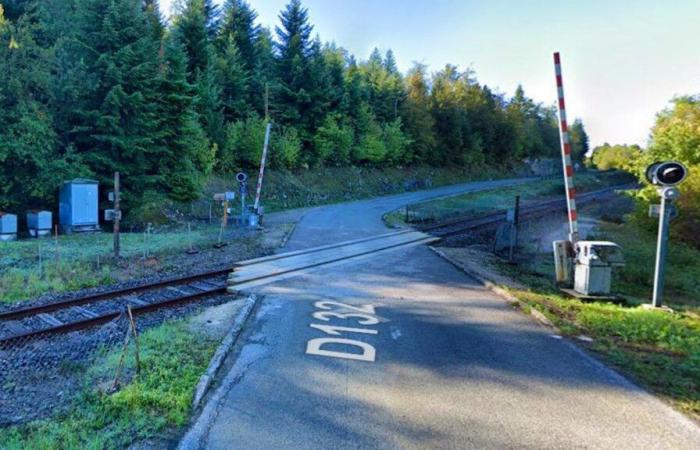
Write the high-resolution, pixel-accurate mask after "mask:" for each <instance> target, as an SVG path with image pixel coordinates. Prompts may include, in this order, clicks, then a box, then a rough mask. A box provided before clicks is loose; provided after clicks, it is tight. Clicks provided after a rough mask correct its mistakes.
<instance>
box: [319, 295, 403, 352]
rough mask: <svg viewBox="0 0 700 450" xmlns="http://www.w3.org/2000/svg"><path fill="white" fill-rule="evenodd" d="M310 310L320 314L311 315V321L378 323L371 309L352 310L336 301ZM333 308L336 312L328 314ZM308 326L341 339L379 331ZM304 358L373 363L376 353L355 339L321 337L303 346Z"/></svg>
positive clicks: (320, 303) (367, 344)
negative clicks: (338, 320)
mask: <svg viewBox="0 0 700 450" xmlns="http://www.w3.org/2000/svg"><path fill="white" fill-rule="evenodd" d="M314 306H315V307H316V308H318V309H321V310H322V311H316V312H314V313H313V314H312V316H313V318H314V319H316V320H322V321H324V322H329V321H330V320H331V318H337V319H343V320H352V319H354V320H355V321H356V322H357V323H358V324H360V325H377V324H378V323H379V322H380V321H379V319H378V318H377V317H376V316H375V310H374V305H359V306H355V305H348V304H346V303H340V302H336V301H320V302H316V303H314ZM333 307H336V308H338V309H336V310H335V311H333V310H331V309H332V308H333ZM329 310H330V311H329ZM309 326H310V327H311V328H314V329H316V330H320V331H323V332H324V333H326V334H329V335H331V336H341V333H359V334H373V335H376V334H379V331H377V330H373V329H371V328H356V327H346V326H339V325H332V324H318V323H312V324H309ZM399 334H400V333H399ZM324 345H325V346H332V347H331V349H328V348H323V347H324ZM338 346H339V347H338ZM357 349H359V350H360V351H361V353H358V352H357ZM341 350H347V351H341ZM306 354H307V355H317V356H327V357H330V358H341V359H353V360H356V361H369V362H374V360H375V358H376V355H377V350H376V349H375V348H374V347H373V346H372V345H371V344H369V343H367V342H363V341H358V340H355V339H346V338H340V337H332V338H330V337H321V338H314V339H311V340H309V341H308V342H307V343H306Z"/></svg>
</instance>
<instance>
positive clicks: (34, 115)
mask: <svg viewBox="0 0 700 450" xmlns="http://www.w3.org/2000/svg"><path fill="white" fill-rule="evenodd" d="M25 13H26V14H27V15H24V16H17V19H15V20H14V21H11V20H10V19H9V18H7V17H5V15H4V8H3V6H2V4H0V124H2V126H0V167H2V170H0V209H5V208H15V207H19V206H23V207H33V206H44V205H46V203H47V202H48V201H50V200H52V199H53V196H54V193H55V189H56V187H57V186H58V184H59V182H60V180H61V179H62V178H63V177H64V176H66V174H67V172H68V170H67V169H68V168H69V165H70V164H74V165H75V167H74V170H75V171H76V172H78V173H80V171H81V166H80V164H79V161H78V160H77V159H76V158H75V157H74V155H72V154H66V153H61V152H60V151H59V147H58V137H57V135H56V132H55V130H54V124H53V115H52V111H51V108H50V100H51V86H50V82H51V76H50V70H51V64H50V61H51V60H50V56H51V54H50V52H48V51H46V50H45V49H42V48H41V47H40V46H39V45H38V43H37V37H39V36H41V35H42V34H44V33H45V30H44V29H42V28H41V25H40V24H39V23H38V20H37V19H38V17H37V16H36V15H35V11H34V10H32V11H31V12H29V11H25ZM44 207H45V206H44Z"/></svg>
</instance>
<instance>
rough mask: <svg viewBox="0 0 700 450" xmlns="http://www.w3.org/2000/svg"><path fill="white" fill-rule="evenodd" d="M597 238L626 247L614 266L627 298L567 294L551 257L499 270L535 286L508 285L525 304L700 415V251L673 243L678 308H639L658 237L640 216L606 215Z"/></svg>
mask: <svg viewBox="0 0 700 450" xmlns="http://www.w3.org/2000/svg"><path fill="white" fill-rule="evenodd" d="M595 239H606V240H611V241H613V242H616V243H618V244H620V245H621V246H622V248H623V252H624V255H625V260H626V264H625V267H623V268H619V269H616V270H614V271H613V274H614V275H613V288H614V290H615V291H616V292H618V293H620V294H622V295H623V296H624V297H625V299H626V302H625V303H624V304H613V303H606V302H582V301H579V300H576V299H571V298H568V297H564V296H563V295H562V294H561V293H560V292H559V291H558V290H556V289H555V288H554V285H553V282H552V279H551V278H552V276H551V274H552V273H553V265H552V264H551V262H550V261H549V260H550V259H551V257H549V258H548V259H547V261H546V263H545V264H541V265H539V266H536V267H532V266H529V267H522V266H521V267H517V268H516V267H513V266H510V265H507V264H505V263H502V264H500V265H499V270H500V271H501V272H503V273H506V274H508V275H509V276H511V277H512V278H514V279H517V280H518V281H520V282H521V283H523V284H524V285H526V286H528V287H529V289H526V290H518V289H510V290H511V292H512V293H513V295H515V296H516V297H517V298H519V299H520V300H521V301H523V302H524V304H525V305H526V306H525V308H536V309H537V310H539V311H541V312H542V313H543V314H545V315H546V316H547V317H548V318H549V319H550V320H551V321H552V322H553V323H554V324H555V325H557V326H558V327H559V328H560V330H561V331H562V332H563V333H564V334H566V335H569V336H572V337H576V336H579V335H586V336H589V337H591V338H593V339H594V341H593V342H592V343H590V344H587V345H588V346H589V348H590V349H591V350H593V351H595V352H597V353H598V354H599V355H601V357H602V358H603V359H604V360H605V361H607V362H608V363H609V364H611V365H613V366H614V367H616V368H618V369H619V370H620V371H621V372H624V373H626V374H628V375H629V376H631V378H633V379H634V380H636V381H637V382H638V383H640V384H642V385H644V386H646V387H647V388H648V389H650V390H651V391H653V392H655V393H657V394H659V395H661V396H662V397H664V398H666V399H668V400H670V401H671V402H672V403H673V404H675V405H676V406H677V407H678V408H679V409H681V410H682V411H684V412H686V413H688V414H689V415H691V416H693V417H695V418H696V419H700V314H699V313H700V308H698V306H700V301H699V300H700V299H698V295H700V289H698V280H699V278H698V277H699V276H700V251H698V250H696V249H694V248H691V247H688V246H685V245H682V244H679V243H677V242H671V246H672V248H673V249H674V250H673V251H672V252H670V253H669V258H668V266H667V272H666V273H667V277H666V291H665V292H666V298H667V301H666V304H668V305H670V306H672V307H673V309H674V312H665V311H658V310H648V309H645V308H643V307H641V304H642V303H649V299H650V295H651V289H652V283H653V281H652V280H653V279H652V277H653V262H654V254H655V242H656V236H655V235H654V234H652V233H650V232H648V231H645V230H644V229H642V228H641V227H638V226H636V225H635V224H634V223H626V224H616V223H609V222H605V223H604V224H603V225H602V226H601V228H600V229H599V231H598V235H597V236H595ZM535 269H536V270H535Z"/></svg>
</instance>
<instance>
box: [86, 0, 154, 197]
mask: <svg viewBox="0 0 700 450" xmlns="http://www.w3.org/2000/svg"><path fill="white" fill-rule="evenodd" d="M78 6H79V9H78V10H79V11H80V17H79V21H78V26H79V30H78V39H81V41H82V42H81V45H77V46H76V47H75V51H76V52H77V57H78V58H77V63H78V64H80V67H83V68H84V71H83V76H84V79H83V84H82V86H81V87H80V88H81V93H80V97H79V99H78V104H77V105H75V106H76V107H77V110H78V111H77V117H76V122H77V123H76V124H75V133H73V135H74V140H73V142H74V143H75V145H76V147H77V150H78V151H79V152H80V153H81V154H82V155H83V157H84V160H85V162H86V163H87V164H88V165H89V166H90V168H91V170H92V171H94V172H95V173H96V174H97V175H98V176H99V177H100V178H101V179H102V180H104V181H107V180H109V179H110V178H111V175H112V172H113V171H115V170H119V171H120V172H122V173H123V174H124V175H125V177H127V179H129V186H130V189H131V192H132V193H133V192H136V193H138V192H140V191H142V190H143V189H144V188H146V187H147V186H148V184H149V182H150V181H151V180H150V178H151V177H152V175H151V174H153V173H156V162H157V160H158V156H159V155H158V152H157V149H156V148H155V147H154V138H155V136H157V134H158V130H159V128H160V123H159V119H158V111H157V103H156V99H157V97H158V92H157V83H156V78H157V56H158V49H159V42H158V41H156V40H154V36H153V34H152V33H151V32H150V31H151V25H150V22H149V18H148V16H147V14H146V12H144V10H143V9H142V5H141V2H140V1H139V0H123V1H120V2H109V3H105V2H103V1H101V0H80V2H79V3H78ZM127 197H128V194H127Z"/></svg>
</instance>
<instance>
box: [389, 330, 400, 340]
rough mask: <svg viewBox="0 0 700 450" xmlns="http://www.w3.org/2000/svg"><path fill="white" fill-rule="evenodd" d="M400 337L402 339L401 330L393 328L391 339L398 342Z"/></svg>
mask: <svg viewBox="0 0 700 450" xmlns="http://www.w3.org/2000/svg"><path fill="white" fill-rule="evenodd" d="M400 337H401V330H399V329H398V328H397V327H391V338H392V339H393V340H397V339H398V338H400Z"/></svg>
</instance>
